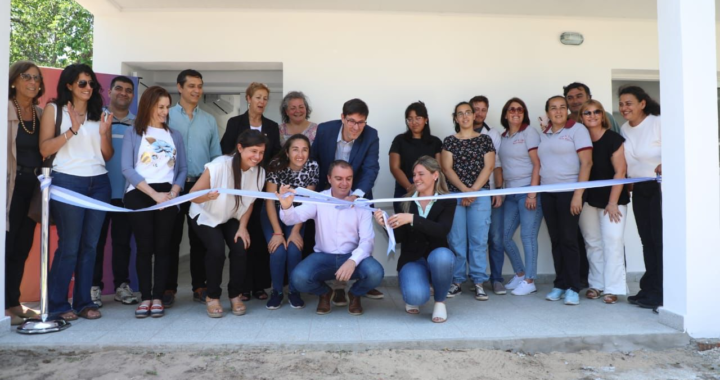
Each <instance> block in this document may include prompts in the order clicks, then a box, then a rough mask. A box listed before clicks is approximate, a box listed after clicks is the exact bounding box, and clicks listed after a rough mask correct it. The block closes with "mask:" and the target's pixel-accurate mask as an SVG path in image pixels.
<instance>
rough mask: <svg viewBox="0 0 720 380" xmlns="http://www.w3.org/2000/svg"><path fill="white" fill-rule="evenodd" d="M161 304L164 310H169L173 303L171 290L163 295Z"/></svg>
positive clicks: (173, 293)
mask: <svg viewBox="0 0 720 380" xmlns="http://www.w3.org/2000/svg"><path fill="white" fill-rule="evenodd" d="M162 303H163V306H164V307H165V308H166V309H169V308H171V307H172V305H173V304H174V303H175V292H174V291H172V290H166V291H165V294H163V296H162Z"/></svg>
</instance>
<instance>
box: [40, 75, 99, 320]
mask: <svg viewBox="0 0 720 380" xmlns="http://www.w3.org/2000/svg"><path fill="white" fill-rule="evenodd" d="M101 91H102V89H101V88H100V84H99V83H98V81H97V78H96V77H95V73H94V72H93V71H92V69H91V68H90V67H89V66H87V65H84V64H73V65H70V66H68V67H66V68H65V69H64V70H63V71H62V73H61V74H60V79H59V80H58V85H57V98H55V99H54V100H53V101H52V102H51V103H49V104H48V105H47V107H46V108H45V110H46V111H47V112H44V113H43V117H42V120H41V121H40V154H42V156H43V157H45V158H47V159H52V158H50V156H54V159H53V160H52V169H53V172H54V173H53V185H54V186H57V187H62V188H65V189H68V190H72V191H75V192H77V193H80V194H82V195H85V196H88V197H90V198H93V199H96V200H98V201H101V202H105V203H109V202H110V179H109V178H108V176H107V170H105V161H106V160H109V159H110V158H111V157H112V155H113V147H112V141H111V124H112V114H109V115H108V114H104V113H103V112H102V105H103V101H102V96H101V95H100V94H101ZM58 107H61V108H60V110H58ZM57 117H60V118H61V119H60V120H58V121H59V123H60V131H59V132H60V133H59V134H58V135H56V134H55V125H56V124H55V123H56V118H57ZM50 212H51V214H52V217H53V219H54V220H55V224H56V225H57V233H58V248H57V250H56V251H55V257H54V259H53V262H52V267H51V268H50V277H49V279H48V292H49V293H48V298H49V307H50V314H51V315H54V316H60V317H62V318H65V319H66V320H75V319H77V318H78V315H79V316H81V317H83V318H87V319H97V318H100V316H101V314H100V311H99V310H98V308H97V306H96V305H95V304H94V303H93V302H92V299H91V297H90V288H91V287H92V277H93V271H94V266H95V254H96V253H95V252H96V246H97V242H98V239H99V237H100V229H101V227H102V224H103V221H104V220H105V211H95V210H90V209H85V208H82V207H77V206H72V205H69V204H67V203H62V202H58V201H54V200H53V201H51V202H50ZM73 275H74V276H75V286H74V289H73V297H72V298H73V305H72V307H71V306H70V303H68V298H67V293H68V287H69V286H70V280H71V279H72V278H73Z"/></svg>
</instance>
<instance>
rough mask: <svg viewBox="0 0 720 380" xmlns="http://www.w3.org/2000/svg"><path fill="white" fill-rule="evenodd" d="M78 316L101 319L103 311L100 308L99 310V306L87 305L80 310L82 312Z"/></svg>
mask: <svg viewBox="0 0 720 380" xmlns="http://www.w3.org/2000/svg"><path fill="white" fill-rule="evenodd" d="M78 316H79V317H83V318H85V319H99V318H100V317H102V313H100V310H98V308H97V307H86V308H84V309H83V310H82V311H81V312H80V314H78Z"/></svg>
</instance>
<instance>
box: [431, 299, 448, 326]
mask: <svg viewBox="0 0 720 380" xmlns="http://www.w3.org/2000/svg"><path fill="white" fill-rule="evenodd" d="M432 321H433V322H435V323H443V322H445V321H447V308H446V307H445V303H444V302H435V308H434V309H433V314H432Z"/></svg>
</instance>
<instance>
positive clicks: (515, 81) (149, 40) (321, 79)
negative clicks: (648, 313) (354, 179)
mask: <svg viewBox="0 0 720 380" xmlns="http://www.w3.org/2000/svg"><path fill="white" fill-rule="evenodd" d="M564 31H576V32H580V33H582V34H583V35H584V37H585V43H584V44H583V45H582V46H564V45H562V44H560V42H559V36H560V34H561V33H562V32H564ZM205 33H213V34H215V35H224V36H228V38H229V39H233V41H237V42H236V43H234V44H233V45H236V46H234V47H231V48H228V47H227V46H228V45H227V44H225V43H224V42H223V41H219V40H218V41H216V42H213V41H214V40H211V39H208V38H206V37H205V36H204V34H205ZM236 36H237V37H236ZM127 41H133V43H131V44H130V43H126V42H127ZM121 42H122V43H121ZM94 51H95V57H94V62H95V69H96V70H98V71H101V72H118V71H120V70H121V65H122V62H152V61H158V62H173V61H181V62H195V61H207V62H282V64H283V75H284V78H283V88H284V90H285V91H290V90H302V91H304V92H305V93H306V94H308V95H309V96H310V97H311V100H312V103H311V105H312V106H313V108H314V113H313V117H312V120H313V121H316V122H322V121H325V120H329V119H335V118H338V116H339V115H340V113H341V107H342V104H343V102H345V101H346V100H348V99H350V98H353V97H359V98H362V99H363V100H365V101H366V102H367V103H368V105H369V107H370V115H369V118H368V121H369V123H370V125H371V126H373V127H374V128H376V129H377V130H378V131H379V133H380V148H381V153H382V154H381V155H380V161H381V167H382V170H381V172H380V176H379V177H378V180H377V182H376V186H375V189H374V192H375V194H376V197H389V196H391V195H392V189H393V180H392V176H391V175H390V172H389V171H388V170H387V167H388V165H387V158H386V152H387V151H388V150H389V148H390V143H391V141H392V139H393V137H394V136H395V135H396V134H398V133H401V132H402V131H403V130H404V128H405V126H404V122H403V112H404V109H405V107H406V106H407V105H408V104H409V103H411V102H413V101H417V100H422V101H423V102H425V104H426V105H427V106H428V109H429V112H430V124H431V125H432V128H433V133H434V134H436V135H438V136H440V137H444V136H446V135H449V134H450V133H452V121H451V116H450V114H451V113H452V111H453V107H454V105H455V104H456V103H457V102H458V101H461V100H467V99H469V98H470V97H472V96H473V95H478V94H484V95H487V96H488V97H489V98H490V102H491V104H490V113H489V115H488V121H489V122H490V123H491V124H492V125H494V126H497V127H499V126H500V123H499V117H500V116H499V113H500V109H501V108H502V105H503V103H504V102H505V100H507V99H509V98H510V97H513V96H519V97H521V98H523V99H524V100H525V101H526V103H527V104H528V107H529V112H530V116H531V120H537V117H538V116H539V115H540V114H541V113H542V112H543V107H544V103H545V100H546V99H547V98H548V97H549V96H551V95H555V94H561V93H562V86H563V85H565V84H568V83H570V82H573V81H582V82H584V83H586V84H587V85H588V86H590V88H591V89H592V92H593V97H594V98H595V99H597V100H599V101H601V102H603V103H604V104H608V105H609V104H610V103H611V100H612V96H611V91H612V87H611V80H612V70H613V69H628V70H633V69H636V70H658V48H657V24H656V22H655V21H649V20H632V19H622V20H620V19H618V20H611V19H590V18H588V19H569V18H548V17H538V18H532V17H500V16H493V17H488V16H479V15H456V14H413V13H399V12H397V13H390V12H388V13H373V12H356V13H340V12H297V13H293V12H283V11H277V12H272V11H268V12H261V11H250V12H233V11H223V12H215V11H208V12H178V13H170V12H162V13H156V12H148V13H114V14H112V15H103V14H96V15H95V47H94ZM608 108H611V109H612V107H608ZM627 226H628V227H627V230H626V231H627V234H626V235H627V239H626V240H627V244H626V245H627V255H628V260H627V263H628V271H630V272H638V271H643V270H644V269H643V264H642V262H643V260H642V252H641V248H640V243H639V239H638V237H637V233H636V232H635V227H634V226H635V223H634V220H632V216H630V219H629V220H628V224H627ZM385 248H386V246H385V240H384V239H380V238H378V240H377V244H376V252H375V257H378V258H382V257H384V251H385ZM540 256H541V257H540V259H539V265H538V272H539V273H541V274H543V273H544V274H547V273H553V267H552V259H551V256H550V252H549V243H548V239H547V231H546V230H545V229H544V228H543V230H542V231H541V252H540ZM381 261H382V259H381ZM394 269H395V262H394V261H392V262H390V263H386V272H387V273H388V274H390V275H393V274H395V271H394ZM505 271H506V272H508V271H511V269H510V267H509V264H507V265H506V267H505Z"/></svg>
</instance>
